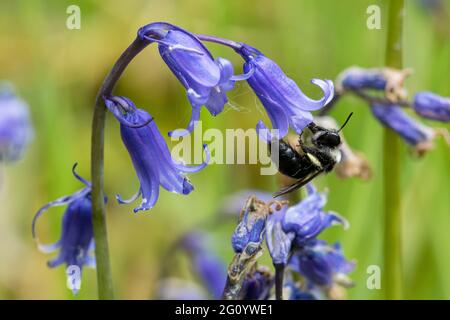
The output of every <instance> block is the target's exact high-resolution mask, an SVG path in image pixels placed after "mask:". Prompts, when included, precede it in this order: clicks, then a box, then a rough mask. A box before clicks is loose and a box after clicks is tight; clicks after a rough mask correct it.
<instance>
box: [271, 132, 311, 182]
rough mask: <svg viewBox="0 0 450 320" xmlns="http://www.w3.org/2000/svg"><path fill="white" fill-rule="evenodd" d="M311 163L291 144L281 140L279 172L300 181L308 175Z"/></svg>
mask: <svg viewBox="0 0 450 320" xmlns="http://www.w3.org/2000/svg"><path fill="white" fill-rule="evenodd" d="M310 166H311V163H310V161H309V160H308V159H306V158H305V156H304V155H300V154H298V152H297V151H295V150H294V149H293V148H292V147H291V146H290V145H289V144H287V143H286V142H284V141H282V140H280V149H279V159H278V171H280V173H282V174H284V175H286V176H289V177H291V178H295V179H300V178H302V177H304V176H305V174H307V173H308V170H310Z"/></svg>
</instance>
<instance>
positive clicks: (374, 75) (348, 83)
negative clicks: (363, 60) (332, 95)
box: [336, 67, 387, 91]
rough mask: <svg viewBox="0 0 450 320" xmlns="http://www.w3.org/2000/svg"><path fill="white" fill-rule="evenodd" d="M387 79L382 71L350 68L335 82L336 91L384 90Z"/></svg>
mask: <svg viewBox="0 0 450 320" xmlns="http://www.w3.org/2000/svg"><path fill="white" fill-rule="evenodd" d="M386 84H387V79H386V76H385V74H384V73H383V69H377V68H375V69H364V68H360V67H350V68H348V69H345V70H344V71H343V72H342V73H341V74H340V75H339V76H338V80H337V82H336V89H337V90H338V91H342V90H343V89H345V90H362V89H375V90H384V89H385V88H386Z"/></svg>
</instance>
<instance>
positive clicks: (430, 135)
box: [371, 104, 450, 155]
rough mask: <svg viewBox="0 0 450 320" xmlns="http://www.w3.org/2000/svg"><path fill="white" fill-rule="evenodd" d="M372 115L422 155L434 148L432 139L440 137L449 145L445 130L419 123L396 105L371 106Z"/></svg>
mask: <svg viewBox="0 0 450 320" xmlns="http://www.w3.org/2000/svg"><path fill="white" fill-rule="evenodd" d="M371 109H372V113H373V115H374V116H375V117H376V118H377V119H378V121H380V122H381V123H382V124H383V125H384V126H386V127H388V128H390V129H392V130H394V131H395V132H396V133H397V134H398V135H399V136H400V137H401V138H402V139H403V141H405V142H406V143H407V144H409V145H411V146H413V147H414V150H415V151H416V153H417V154H419V155H422V154H423V153H425V152H426V151H428V150H430V149H432V148H433V147H434V143H433V142H434V139H435V138H436V137H437V136H439V135H442V136H444V138H446V140H447V143H450V141H449V136H448V132H447V131H446V130H445V129H439V128H437V129H435V128H431V127H428V126H426V125H425V124H422V123H420V122H419V121H417V120H415V119H413V118H412V117H411V116H409V115H408V114H407V113H406V112H405V111H404V110H402V108H401V107H399V106H397V105H384V104H372V106H371Z"/></svg>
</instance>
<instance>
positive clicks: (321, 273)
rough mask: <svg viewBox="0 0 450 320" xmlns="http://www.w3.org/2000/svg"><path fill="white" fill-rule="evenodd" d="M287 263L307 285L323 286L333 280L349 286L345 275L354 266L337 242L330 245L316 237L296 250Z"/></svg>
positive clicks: (331, 282) (328, 285) (329, 284)
mask: <svg viewBox="0 0 450 320" xmlns="http://www.w3.org/2000/svg"><path fill="white" fill-rule="evenodd" d="M289 265H290V266H291V267H292V268H293V269H294V270H295V271H297V272H299V273H300V274H301V275H302V276H303V277H305V279H306V280H307V282H308V284H309V285H312V286H325V287H330V286H332V285H333V284H334V283H335V282H336V283H338V284H341V285H345V286H350V285H351V284H352V283H351V281H350V280H349V279H348V277H347V275H348V274H349V273H350V272H352V271H353V269H354V268H355V263H354V262H351V261H347V259H346V258H345V256H344V254H343V252H342V248H341V245H340V244H339V243H335V244H334V245H332V246H330V245H328V244H327V243H326V241H323V240H317V239H314V240H312V241H309V242H308V243H306V244H305V245H304V246H303V247H302V248H301V249H300V250H298V251H297V252H296V253H295V255H294V256H293V257H292V259H291V261H290V264H289Z"/></svg>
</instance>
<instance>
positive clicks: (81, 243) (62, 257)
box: [32, 164, 95, 293]
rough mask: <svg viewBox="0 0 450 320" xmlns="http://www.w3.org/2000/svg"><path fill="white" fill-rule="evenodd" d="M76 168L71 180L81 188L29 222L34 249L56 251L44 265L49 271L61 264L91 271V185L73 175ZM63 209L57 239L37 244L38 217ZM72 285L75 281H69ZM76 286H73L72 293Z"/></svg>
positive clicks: (43, 210)
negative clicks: (64, 206)
mask: <svg viewBox="0 0 450 320" xmlns="http://www.w3.org/2000/svg"><path fill="white" fill-rule="evenodd" d="M75 167H76V164H75V165H74V167H73V170H72V171H73V174H74V176H75V177H76V178H77V179H78V180H79V181H81V182H82V183H83V184H84V185H85V187H84V188H83V189H81V190H79V191H77V192H75V193H74V194H72V195H70V196H64V197H61V198H59V199H57V200H55V201H52V202H50V203H48V204H46V205H45V206H43V207H42V208H41V209H39V211H38V212H37V213H36V215H35V216H34V219H33V222H32V234H33V238H35V239H36V241H37V242H38V247H39V249H40V250H41V251H42V252H45V253H50V252H53V251H56V250H58V249H59V253H58V255H57V256H56V258H54V259H52V260H50V261H48V266H49V267H50V268H54V267H57V266H59V265H61V264H63V263H65V264H66V265H67V267H68V268H69V267H71V266H76V267H77V268H79V269H78V270H79V271H80V275H81V270H82V268H83V266H89V267H95V257H94V256H93V255H92V251H93V249H94V234H93V228H92V199H91V191H92V190H91V183H90V182H88V181H86V180H85V179H83V178H82V177H80V176H79V175H78V174H77V173H76V172H75ZM63 205H67V209H66V210H65V212H64V216H63V220H62V230H61V237H60V239H59V240H58V241H57V242H55V243H53V244H49V245H42V244H40V243H39V241H38V239H37V236H36V222H37V220H38V219H39V217H40V216H42V214H43V213H44V212H45V211H47V210H48V209H49V208H51V207H56V206H63ZM73 280H74V281H76V280H77V279H73ZM77 289H78V288H77V286H73V287H72V290H73V291H74V293H76V291H77Z"/></svg>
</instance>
